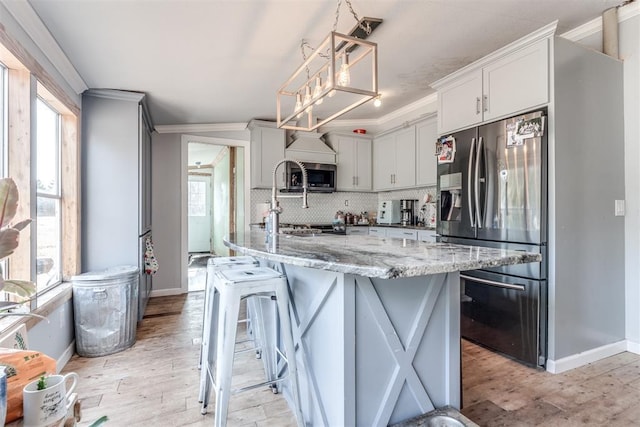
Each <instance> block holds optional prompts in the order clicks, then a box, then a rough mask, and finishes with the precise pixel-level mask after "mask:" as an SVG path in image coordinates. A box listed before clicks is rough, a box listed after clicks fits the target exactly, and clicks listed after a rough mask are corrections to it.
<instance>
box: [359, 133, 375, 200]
mask: <svg viewBox="0 0 640 427" xmlns="http://www.w3.org/2000/svg"><path fill="white" fill-rule="evenodd" d="M356 147H357V149H356V158H355V165H356V189H357V190H361V191H370V190H371V152H372V150H371V141H370V140H367V139H356Z"/></svg>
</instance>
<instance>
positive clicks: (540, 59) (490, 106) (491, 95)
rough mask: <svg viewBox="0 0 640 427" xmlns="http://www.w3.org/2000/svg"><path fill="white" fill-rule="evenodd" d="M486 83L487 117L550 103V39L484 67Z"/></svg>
mask: <svg viewBox="0 0 640 427" xmlns="http://www.w3.org/2000/svg"><path fill="white" fill-rule="evenodd" d="M482 86H483V93H484V98H483V103H482V105H483V121H493V120H494V119H498V118H501V117H504V116H507V115H512V114H514V113H517V112H519V111H522V110H527V109H530V108H533V107H536V106H538V105H542V104H546V103H548V102H549V42H548V40H540V41H539V42H537V43H535V44H534V45H531V46H529V47H526V48H524V49H522V50H519V51H516V52H514V53H512V54H511V55H508V56H506V57H504V58H502V59H499V60H497V61H495V62H493V63H491V64H489V65H487V66H486V67H484V69H483V72H482Z"/></svg>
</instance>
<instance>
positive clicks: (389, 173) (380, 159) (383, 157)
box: [373, 135, 396, 191]
mask: <svg viewBox="0 0 640 427" xmlns="http://www.w3.org/2000/svg"><path fill="white" fill-rule="evenodd" d="M395 166H396V144H395V138H394V136H393V135H386V136H383V137H382V138H379V139H374V140H373V189H374V190H376V191H378V190H388V189H391V188H393V174H394V173H395Z"/></svg>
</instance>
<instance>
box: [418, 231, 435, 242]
mask: <svg viewBox="0 0 640 427" xmlns="http://www.w3.org/2000/svg"><path fill="white" fill-rule="evenodd" d="M418 240H420V241H421V242H429V243H435V242H436V232H435V230H418Z"/></svg>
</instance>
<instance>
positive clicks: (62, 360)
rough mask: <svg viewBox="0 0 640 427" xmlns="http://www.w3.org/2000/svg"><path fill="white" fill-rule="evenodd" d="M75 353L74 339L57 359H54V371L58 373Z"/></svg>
mask: <svg viewBox="0 0 640 427" xmlns="http://www.w3.org/2000/svg"><path fill="white" fill-rule="evenodd" d="M75 353H76V340H73V341H71V344H69V346H68V347H67V349H66V350H65V351H64V353H62V354H61V355H60V357H59V358H58V360H56V371H58V373H60V371H62V370H63V369H64V367H65V366H66V364H67V363H69V360H71V358H72V357H73V355H74V354H75Z"/></svg>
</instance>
